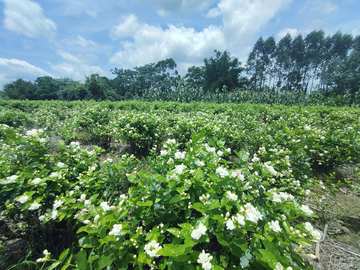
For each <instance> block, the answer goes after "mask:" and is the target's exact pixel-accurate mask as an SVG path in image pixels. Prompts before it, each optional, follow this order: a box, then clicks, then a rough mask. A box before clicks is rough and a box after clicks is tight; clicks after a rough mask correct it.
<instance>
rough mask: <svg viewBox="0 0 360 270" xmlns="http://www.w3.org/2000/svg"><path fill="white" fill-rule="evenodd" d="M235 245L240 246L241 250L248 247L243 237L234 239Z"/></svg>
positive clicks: (245, 249)
mask: <svg viewBox="0 0 360 270" xmlns="http://www.w3.org/2000/svg"><path fill="white" fill-rule="evenodd" d="M234 243H235V245H237V246H238V247H239V248H241V249H242V250H243V251H247V249H248V243H247V241H246V240H245V239H235V240H234Z"/></svg>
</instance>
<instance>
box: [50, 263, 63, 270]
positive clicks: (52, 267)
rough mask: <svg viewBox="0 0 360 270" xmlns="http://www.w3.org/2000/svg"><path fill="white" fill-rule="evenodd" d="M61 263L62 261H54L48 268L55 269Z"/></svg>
mask: <svg viewBox="0 0 360 270" xmlns="http://www.w3.org/2000/svg"><path fill="white" fill-rule="evenodd" d="M59 264H60V262H54V263H53V264H52V265H50V267H49V268H48V269H49V270H52V269H55V268H56V267H57V266H58V265H59Z"/></svg>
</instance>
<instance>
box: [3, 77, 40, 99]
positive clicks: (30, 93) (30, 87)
mask: <svg viewBox="0 0 360 270" xmlns="http://www.w3.org/2000/svg"><path fill="white" fill-rule="evenodd" d="M35 91H36V87H35V86H34V84H33V83H32V82H28V81H24V80H23V79H17V80H16V81H13V82H11V83H7V84H5V85H4V89H3V92H2V93H1V96H2V97H3V98H9V99H30V100H32V99H35Z"/></svg>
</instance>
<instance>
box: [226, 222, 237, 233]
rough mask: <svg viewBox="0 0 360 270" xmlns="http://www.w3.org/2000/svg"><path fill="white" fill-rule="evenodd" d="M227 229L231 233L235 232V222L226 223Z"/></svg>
mask: <svg viewBox="0 0 360 270" xmlns="http://www.w3.org/2000/svg"><path fill="white" fill-rule="evenodd" d="M226 228H227V229H228V230H230V231H232V230H234V229H235V225H234V221H232V220H231V219H229V220H228V221H226Z"/></svg>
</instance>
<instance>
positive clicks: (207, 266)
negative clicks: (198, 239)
mask: <svg viewBox="0 0 360 270" xmlns="http://www.w3.org/2000/svg"><path fill="white" fill-rule="evenodd" d="M212 259H213V257H212V256H210V253H205V250H203V251H202V252H201V253H200V254H199V258H198V260H197V262H198V263H199V264H201V266H202V268H203V269H204V270H211V267H212V266H211V263H210V261H211V260H212Z"/></svg>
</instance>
